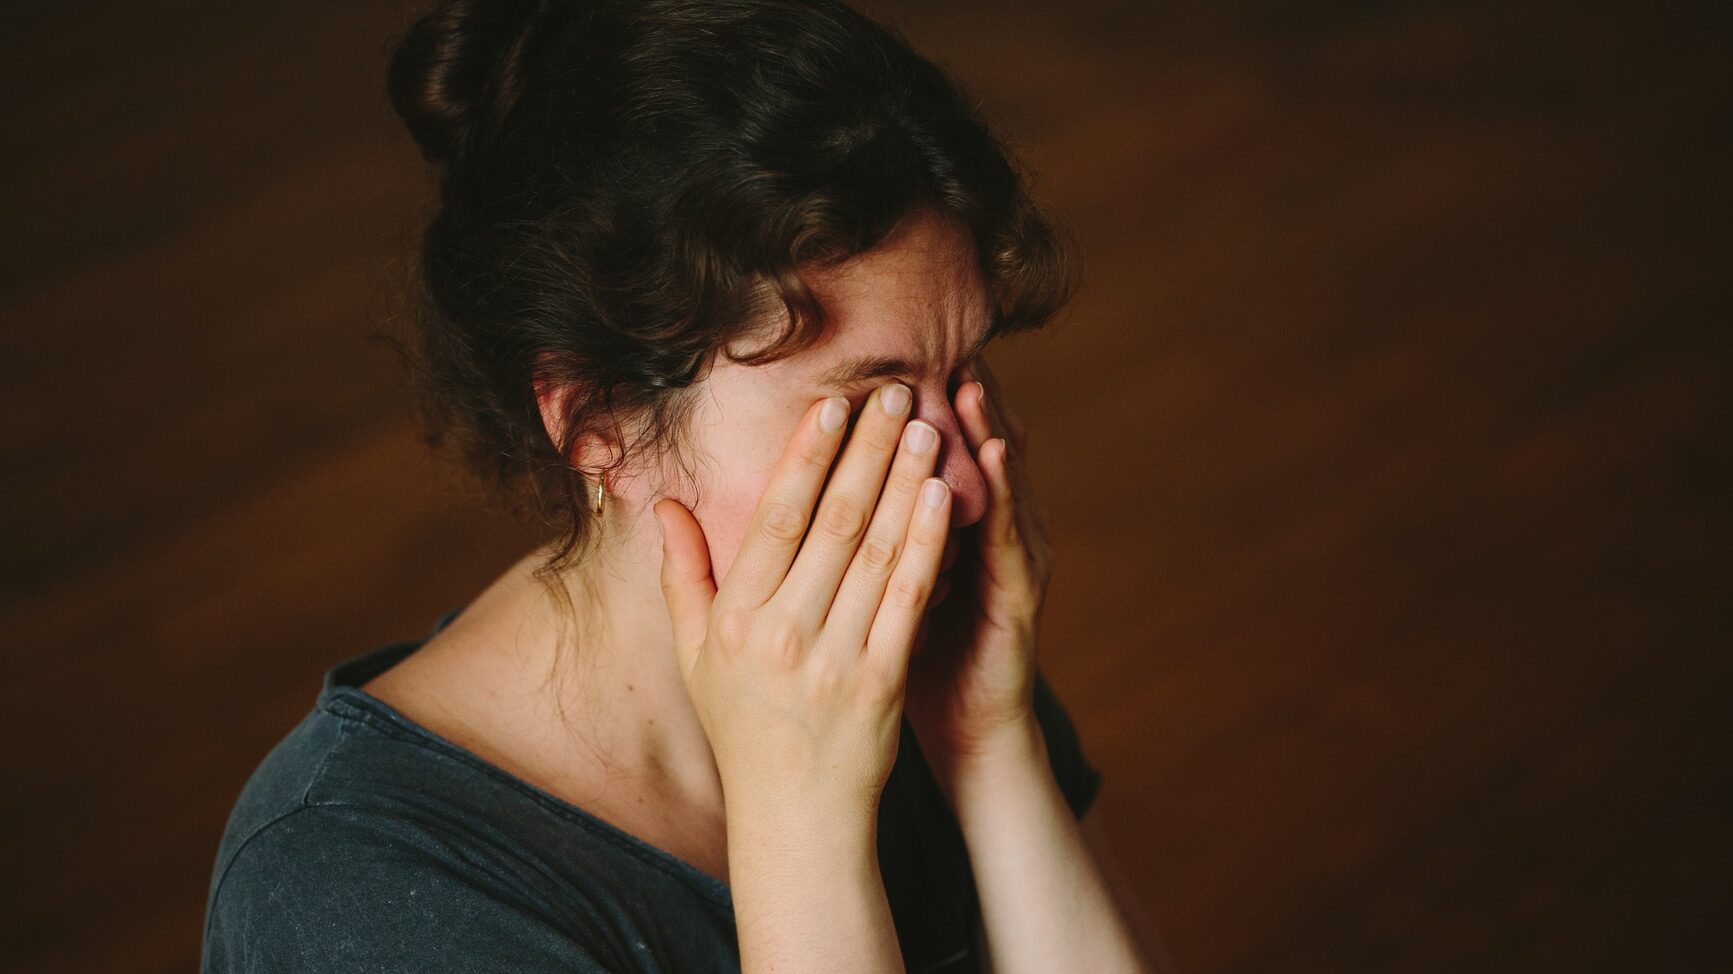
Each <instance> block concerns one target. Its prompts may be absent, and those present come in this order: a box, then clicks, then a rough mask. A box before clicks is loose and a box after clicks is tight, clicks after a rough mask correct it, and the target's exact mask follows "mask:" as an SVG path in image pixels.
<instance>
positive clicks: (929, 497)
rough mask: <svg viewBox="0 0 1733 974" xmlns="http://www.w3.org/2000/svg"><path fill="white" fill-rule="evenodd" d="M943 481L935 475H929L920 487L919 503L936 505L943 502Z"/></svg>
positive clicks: (944, 490)
mask: <svg viewBox="0 0 1733 974" xmlns="http://www.w3.org/2000/svg"><path fill="white" fill-rule="evenodd" d="M945 493H946V489H945V482H944V481H943V480H940V479H938V478H937V477H929V478H928V479H927V483H926V485H925V486H923V487H922V488H921V503H923V504H925V505H927V506H928V507H938V506H939V505H940V504H943V503H944V502H945Z"/></svg>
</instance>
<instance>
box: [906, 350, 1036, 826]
mask: <svg viewBox="0 0 1733 974" xmlns="http://www.w3.org/2000/svg"><path fill="white" fill-rule="evenodd" d="M971 379H972V380H974V381H969V380H971ZM955 405H956V413H957V416H958V418H959V420H960V422H961V425H962V428H963V435H964V437H965V438H966V439H967V440H968V442H969V448H970V450H971V451H972V452H973V453H974V455H975V461H976V463H977V464H978V465H979V466H980V468H981V472H982V475H983V476H984V477H985V478H986V481H987V512H986V514H985V515H984V516H983V517H982V519H981V521H980V522H979V523H977V524H975V525H974V526H973V529H972V530H969V531H962V532H955V531H954V532H953V534H952V536H953V537H954V538H956V539H957V542H958V544H959V549H958V551H957V555H956V559H955V562H954V563H953V565H952V567H951V570H950V571H949V572H948V573H947V574H948V575H950V576H952V579H951V581H950V582H949V588H948V591H947V592H946V595H947V596H948V597H947V598H946V599H945V601H943V602H938V603H936V604H934V605H933V607H932V608H931V609H930V610H929V613H928V619H927V621H926V622H925V623H923V625H922V628H921V632H920V634H919V636H918V637H917V638H918V641H917V644H916V647H915V651H914V658H913V659H912V660H911V662H910V666H909V680H908V685H907V693H906V697H905V700H904V712H905V713H906V714H907V715H908V717H909V721H910V723H911V724H912V725H913V727H914V729H915V735H916V737H917V738H918V739H919V741H920V746H921V751H922V753H923V755H924V756H925V757H926V759H927V763H928V765H929V766H930V767H931V768H932V770H933V773H934V775H935V777H937V778H938V780H939V783H940V785H941V787H943V788H944V789H945V791H946V794H947V796H953V800H954V794H955V791H954V788H955V786H956V784H957V782H958V781H959V780H960V779H962V778H964V777H967V776H968V775H969V774H970V773H972V772H973V771H975V770H976V769H977V768H978V767H980V766H981V762H982V760H983V759H990V758H991V757H992V756H993V755H995V754H996V753H1000V752H1006V753H1017V751H1016V749H1017V748H1018V747H1023V748H1024V749H1025V753H1026V750H1027V748H1026V746H1027V744H1028V742H1029V741H1030V740H1031V735H1034V737H1035V738H1039V736H1040V733H1041V732H1040V728H1039V726H1038V724H1037V723H1036V720H1035V713H1034V693H1035V639H1036V633H1037V632H1038V630H1039V628H1040V621H1041V609H1042V605H1043V602H1044V601H1045V599H1046V595H1047V584H1048V580H1049V579H1050V578H1051V577H1052V572H1053V552H1052V547H1051V545H1049V543H1048V540H1047V517H1046V514H1045V512H1043V511H1042V509H1041V505H1040V502H1039V501H1038V500H1037V499H1036V497H1035V493H1034V491H1033V490H1031V489H1030V485H1029V478H1028V472H1027V469H1026V468H1025V466H1024V462H1023V457H1024V450H1025V447H1026V446H1027V443H1028V438H1027V434H1026V432H1025V430H1024V427H1023V424H1022V422H1021V421H1020V420H1019V419H1018V418H1017V416H1016V414H1015V413H1014V412H1013V411H1012V410H1011V406H1010V403H1008V402H1007V401H1006V400H1005V397H1004V395H1003V391H1002V389H1001V387H1000V386H999V384H998V383H997V381H996V380H995V379H994V377H993V374H992V372H991V370H989V369H988V367H987V363H986V360H985V359H984V358H982V357H980V356H977V357H976V358H975V360H974V361H973V362H972V363H970V365H969V367H968V369H967V370H966V371H965V380H964V382H963V384H962V385H961V387H960V388H959V389H958V391H957V397H956V404H955ZM941 584H944V583H941Z"/></svg>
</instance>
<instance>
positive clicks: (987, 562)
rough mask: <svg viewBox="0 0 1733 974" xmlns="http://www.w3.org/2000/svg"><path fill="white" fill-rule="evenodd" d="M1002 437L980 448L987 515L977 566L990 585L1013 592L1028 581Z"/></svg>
mask: <svg viewBox="0 0 1733 974" xmlns="http://www.w3.org/2000/svg"><path fill="white" fill-rule="evenodd" d="M1009 449H1010V447H1009V445H1008V444H1006V442H1005V440H1004V438H1002V437H994V438H993V439H991V440H989V441H988V442H987V445H986V446H983V447H982V448H981V467H982V469H983V470H984V471H985V472H986V474H987V477H986V480H987V494H988V503H987V514H986V517H985V518H984V521H983V524H982V528H981V564H982V566H983V567H984V568H985V569H986V570H987V572H988V574H989V575H991V576H992V579H993V582H994V584H996V585H1000V586H1003V587H1006V588H1010V589H1013V590H1016V589H1018V588H1019V587H1020V586H1023V585H1026V584H1027V583H1028V582H1029V562H1028V554H1027V552H1026V551H1025V541H1024V538H1023V528H1022V526H1021V525H1020V523H1019V521H1018V516H1017V508H1016V498H1015V496H1014V494H1015V490H1014V488H1013V487H1012V484H1011V477H1010V471H1009V469H1008V468H1007V466H1006V464H1007V451H1008V450H1009Z"/></svg>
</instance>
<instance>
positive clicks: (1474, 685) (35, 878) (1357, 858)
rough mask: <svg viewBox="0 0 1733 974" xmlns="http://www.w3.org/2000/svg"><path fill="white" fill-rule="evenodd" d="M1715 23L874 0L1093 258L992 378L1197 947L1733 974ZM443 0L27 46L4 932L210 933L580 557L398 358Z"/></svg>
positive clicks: (1074, 652) (169, 937)
mask: <svg viewBox="0 0 1733 974" xmlns="http://www.w3.org/2000/svg"><path fill="white" fill-rule="evenodd" d="M1718 6H1719V5H1711V4H1702V5H1700V6H1699V7H1687V6H1679V5H1672V4H1667V3H1648V4H1643V5H1635V4H1632V5H1628V6H1625V7H1615V6H1611V5H1600V4H1580V3H1579V4H1567V3H1550V4H1549V3H1541V2H1529V0H1520V2H1505V3H1483V4H1443V3H1418V2H1416V3H1353V2H1345V0H1331V2H1325V3H1315V4H1293V5H1288V4H1275V3H1270V2H1266V0H1233V2H1227V3H1218V4H1209V5H1202V4H1200V5H1187V9H1171V8H1168V7H1164V6H1162V5H1157V4H1149V3H1142V2H1130V0H1126V2H1118V3H1114V2H1082V3H1068V4H1063V5H1058V4H1051V3H1043V2H1036V0H1020V2H1004V0H1000V2H993V3H986V2H980V3H931V2H929V3H916V2H912V0H911V2H898V3H878V4H874V5H872V6H870V7H869V8H868V9H869V10H870V11H872V12H875V13H877V14H879V15H881V16H882V17H884V18H885V19H888V20H889V21H891V22H892V23H894V24H896V25H898V26H900V27H901V28H902V29H904V30H905V31H906V32H907V33H908V35H909V36H910V37H911V38H912V39H913V40H914V41H915V43H916V44H917V46H918V47H920V48H921V49H922V50H923V51H925V52H927V53H928V54H929V55H931V56H933V57H935V58H936V59H938V60H940V61H941V62H943V63H945V64H947V65H949V66H950V67H951V68H952V69H953V70H954V71H955V72H956V73H957V75H958V76H959V77H960V78H961V79H962V80H963V82H964V83H965V84H966V85H968V86H969V87H970V88H971V89H972V90H973V91H974V92H975V93H976V94H977V95H978V96H979V97H980V98H981V100H982V101H983V102H984V104H985V106H986V108H987V110H988V112H989V115H990V116H991V117H992V118H994V119H995V120H997V121H998V122H999V123H1000V124H1001V125H1002V127H1003V128H1004V130H1005V131H1006V132H1007V133H1008V134H1009V135H1010V136H1011V137H1012V138H1013V139H1014V140H1015V141H1016V142H1017V143H1018V144H1020V145H1021V146H1022V147H1023V150H1024V153H1025V155H1026V158H1027V159H1028V161H1029V162H1030V163H1031V164H1032V165H1033V167H1034V168H1035V169H1037V170H1038V171H1039V172H1040V173H1041V176H1042V179H1041V181H1040V183H1039V184H1038V186H1037V193H1038V195H1039V196H1040V197H1041V198H1042V199H1044V200H1045V201H1047V202H1048V203H1050V204H1051V205H1052V206H1053V207H1054V208H1055V209H1057V210H1059V211H1060V212H1062V213H1064V214H1066V215H1067V216H1068V217H1069V218H1070V219H1071V221H1072V223H1073V224H1074V225H1075V227H1076V229H1077V232H1078V235H1079V237H1080V238H1081V240H1082V242H1083V244H1084V246H1085V249H1086V254H1087V270H1086V283H1085V287H1084V290H1083V293H1082V295H1081V297H1080V299H1079V300H1078V301H1077V303H1076V304H1075V305H1074V308H1073V311H1072V313H1071V314H1070V316H1069V317H1068V318H1066V319H1065V320H1064V321H1063V322H1061V323H1060V324H1059V325H1058V326H1056V327H1054V328H1053V329H1052V330H1051V331H1050V332H1049V333H1047V334H1045V335H1040V336H1034V337H1029V338H1020V339H1016V340H1014V341H1012V342H1010V343H1009V344H1007V345H1006V346H1005V347H1003V348H1002V349H1001V350H1000V351H999V352H998V353H997V355H996V357H995V359H994V361H995V365H996V368H997V370H998V371H999V373H1000V374H1001V376H1002V377H1003V378H1004V380H1005V381H1006V382H1007V384H1008V385H1009V387H1010V388H1011V389H1012V391H1013V392H1014V393H1015V395H1016V397H1017V399H1016V404H1017V407H1018V409H1019V410H1020V411H1021V412H1022V415H1023V416H1024V417H1025V418H1026V420H1027V421H1028V424H1029V426H1030V427H1031V437H1032V443H1031V449H1032V451H1033V453H1032V463H1033V465H1034V468H1035V475H1036V477H1037V481H1038V484H1039V487H1040V490H1041V492H1042V496H1043V498H1044V500H1045V502H1046V504H1047V506H1048V507H1049V508H1050V509H1051V510H1052V512H1053V515H1054V520H1055V528H1056V530H1057V532H1058V538H1057V544H1058V555H1059V558H1060V559H1061V561H1060V572H1059V575H1058V580H1057V582H1056V584H1055V589H1054V591H1053V593H1052V596H1051V600H1050V602H1049V606H1048V610H1047V620H1048V628H1047V631H1046V633H1045V634H1044V643H1043V649H1042V654H1043V657H1042V659H1043V663H1042V666H1043V669H1044V671H1045V672H1046V673H1047V674H1048V676H1049V679H1050V680H1051V682H1052V683H1053V684H1054V686H1055V687H1056V688H1057V689H1058V691H1059V692H1060V695H1061V698H1062V699H1063V700H1064V701H1065V702H1066V704H1067V705H1068V707H1069V708H1070V709H1071V711H1072V713H1073V716H1074V718H1075V720H1076V721H1077V724H1078V726H1079V729H1080V731H1081V733H1082V735H1083V738H1084V743H1085V747H1086V749H1087V750H1088V751H1089V753H1090V754H1091V755H1092V757H1093V758H1094V759H1095V761H1096V762H1097V763H1098V764H1099V765H1100V767H1101V768H1102V770H1103V771H1104V772H1105V775H1106V780H1107V785H1106V788H1105V790H1104V791H1103V792H1102V796H1101V799H1100V806H1099V807H1100V809H1101V814H1102V815H1103V816H1104V817H1105V819H1106V821H1107V824H1108V826H1109V827H1110V828H1111V829H1112V831H1113V832H1114V833H1115V834H1116V835H1117V837H1118V838H1117V842H1118V847H1119V849H1120V851H1121V855H1122V856H1123V859H1124V862H1125V864H1126V868H1127V869H1128V871H1129V872H1130V873H1131V875H1133V876H1134V877H1135V879H1136V881H1137V882H1138V884H1139V886H1140V888H1141V890H1142V891H1143V893H1144V896H1145V899H1146V901H1147V903H1148V905H1149V908H1150V910H1151V912H1152V913H1153V914H1154V916H1155V918H1156V920H1157V922H1158V923H1159V925H1160V927H1161V928H1162V930H1163V931H1164V934H1165V936H1166V938H1167V942H1168V944H1169V946H1170V948H1171V949H1172V951H1173V953H1174V954H1175V955H1176V956H1177V958H1178V960H1179V961H1180V964H1181V966H1182V968H1183V969H1184V970H1186V971H1189V972H1264V971H1268V972H1278V971H1283V972H1285V971H1346V970H1353V971H1380V972H1407V971H1440V972H1443V971H1572V972H1577V971H1584V970H1595V971H1627V970H1632V969H1635V970H1645V971H1709V970H1719V971H1725V970H1730V969H1733V948H1730V947H1729V944H1728V940H1727V936H1726V924H1727V922H1728V917H1729V915H1730V908H1733V902H1730V899H1733V897H1730V894H1729V889H1730V880H1729V875H1730V870H1733V853H1730V847H1733V840H1730V837H1729V823H1730V822H1733V814H1730V813H1733V803H1730V801H1729V795H1730V794H1733V780H1730V779H1733V771H1730V765H1729V761H1728V755H1727V742H1728V741H1729V740H1733V706H1730V703H1733V655H1730V653H1729V646H1730V645H1733V640H1729V638H1728V615H1729V611H1728V605H1729V599H1728V581H1729V579H1728V573H1727V571H1726V566H1725V561H1726V559H1725V551H1726V549H1727V545H1728V542H1729V540H1733V537H1730V535H1733V532H1730V530H1729V528H1730V525H1729V520H1730V517H1729V503H1728V500H1729V495H1730V489H1729V487H1730V484H1729V480H1730V478H1729V469H1730V466H1729V462H1728V461H1729V439H1728V438H1727V432H1726V431H1727V430H1728V429H1729V428H1733V423H1729V418H1730V417H1729V415H1728V413H1729V411H1730V397H1729V396H1728V392H1727V381H1728V379H1729V378H1730V377H1733V368H1730V364H1729V363H1730V355H1729V352H1730V351H1733V348H1730V346H1733V332H1730V331H1729V324H1730V321H1729V318H1730V315H1729V309H1730V306H1733V302H1730V301H1729V281H1728V278H1729V270H1730V266H1733V265H1730V261H1729V257H1730V254H1729V247H1728V220H1727V217H1728V215H1729V212H1730V207H1729V203H1730V199H1729V197H1730V193H1729V189H1728V175H1729V164H1730V163H1733V145H1730V144H1729V132H1730V131H1733V127H1730V126H1729V125H1728V121H1729V118H1728V115H1729V112H1728V105H1729V102H1728V94H1729V90H1730V78H1729V74H1730V67H1729V58H1728V56H1727V52H1728V51H1729V50H1733V44H1730V43H1729V41H1730V39H1733V31H1729V30H1728V28H1727V24H1726V23H1725V18H1724V16H1723V15H1722V14H1720V13H1719V12H1718V10H1717V8H1718ZM1193 7H1195V8H1198V9H1190V8H1193ZM406 9H408V8H406V7H405V6H404V5H403V4H401V3H390V4H383V5H372V4H358V3H339V2H334V0H325V2H306V0H303V2H299V3H293V4H269V5H259V4H233V3H218V2H214V0H152V2H127V3H121V2H92V3H84V4H78V5H68V4H51V3H46V2H34V3H31V2H25V3H19V4H14V5H11V8H10V11H9V13H8V14H7V16H6V18H5V21H6V22H5V24H4V26H0V78H3V79H4V87H3V90H4V93H5V98H4V102H3V107H0V113H3V114H0V123H3V128H4V132H5V144H6V146H7V149H6V151H5V153H4V154H3V156H0V172H3V174H4V176H3V181H0V183H3V189H0V212H3V214H4V220H5V224H4V226H5V232H4V234H3V236H0V308H3V309H4V310H3V315H4V327H3V330H0V379H3V381H4V396H5V398H4V400H3V401H4V407H3V408H0V450H3V451H4V454H3V456H4V471H5V480H4V488H3V490H4V494H3V495H0V499H3V503H0V538H3V548H0V550H3V555H0V557H3V559H4V560H3V562H0V579H3V582H0V584H3V590H0V634H3V636H0V639H3V642H4V646H5V648H6V653H5V664H6V669H7V678H6V680H5V681H4V691H3V692H4V695H5V696H4V704H5V705H4V708H3V713H4V715H5V723H4V725H3V727H0V747H4V749H5V752H4V766H5V768H6V774H7V777H8V779H9V782H8V787H7V789H6V800H5V802H4V808H5V812H4V816H5V819H4V822H0V828H3V832H0V834H3V835H4V844H3V855H4V861H3V863H0V867H3V872H4V877H5V879H4V886H5V889H6V894H5V896H6V898H7V900H8V901H9V902H7V903H6V904H5V906H6V909H5V910H4V913H3V915H0V938H3V939H0V957H3V958H4V959H3V960H0V965H4V966H6V967H7V969H9V970H13V971H18V972H50V971H52V972H57V974H71V972H83V971H111V970H127V971H139V972H169V971H186V970H190V969H193V967H194V966H195V965H196V962H197V957H198V945H199V931H200V922H201V918H202V913H203V908H204V896H205V891H206V884H207V882H208V879H209V870H210V867H211V862H212V858H213V855H214V852H215V848H216V842H217V837H218V835H219V832H220V830H221V828H222V825H223V821H224V818H225V816H226V815H227V813H228V810H229V807H230V804H231V803H232V802H233V800H234V798H235V795H236V793H237V791H238V789H239V788H240V786H241V784H242V782H243V781H244V780H245V778H246V776H247V774H248V773H249V772H250V771H251V770H252V768H253V766H254V765H255V764H256V763H257V761H258V760H259V759H260V758H261V757H262V756H263V755H264V753H265V752H266V750H267V749H268V748H269V747H270V746H271V744H272V743H273V742H275V741H276V739H277V738H278V737H280V736H281V735H282V734H283V733H285V732H286V731H287V730H288V729H289V728H290V726H292V725H293V724H294V722H295V721H296V720H298V719H299V718H300V717H301V715H302V714H304V713H305V712H306V711H307V710H308V708H309V707H310V706H311V705H312V702H313V698H314V696H315V694H316V692H317V690H318V686H319V680H320V676H321V674H322V672H323V671H324V670H325V668H326V667H328V666H330V665H331V664H333V663H335V662H337V661H338V660H340V659H343V658H346V657H349V656H352V655H355V654H357V653H359V652H361V651H363V650H366V649H369V648H372V647H373V646H376V645H378V644H380V643H383V642H387V641H393V640H397V639H403V638H412V637H418V636H421V635H424V634H425V633H426V631H427V630H428V629H429V627H430V626H431V625H432V623H433V620H434V618H435V616H436V615H437V614H439V613H440V612H443V611H444V610H446V609H448V608H451V607H454V606H457V605H459V604H461V603H462V602H463V601H464V600H466V599H467V598H468V597H469V596H470V595H472V594H473V593H474V592H476V591H477V590H478V589H479V588H480V587H481V586H482V585H484V584H485V583H486V582H487V581H488V580H490V579H492V578H493V577H494V575H495V574H497V573H498V572H499V571H501V570H503V569H504V567H505V566H506V565H507V564H509V563H510V562H511V561H512V560H514V559H515V558H516V557H517V556H518V555H519V554H520V553H521V552H522V551H523V550H524V549H525V548H526V547H527V546H528V545H529V544H531V543H532V542H533V541H534V537H533V536H532V535H530V534H528V533H526V532H525V531H523V530H521V529H516V528H513V527H511V526H510V525H506V524H502V523H499V522H498V521H495V520H491V519H489V518H487V517H485V516H483V515H480V514H477V513H476V512H475V510H474V507H475V501H474V498H472V497H471V496H469V495H468V494H467V493H466V492H465V488H464V487H463V485H462V483H461V482H460V481H457V480H455V479H453V478H450V477H448V476H446V475H444V474H443V473H441V472H440V467H439V466H438V465H437V463H436V462H435V461H434V459H433V458H431V457H430V456H429V455H428V454H427V453H426V452H425V451H424V449H423V448H422V447H421V446H420V445H419V443H418V440H417V439H416V436H415V434H414V431H413V429H412V426H411V425H410V418H409V412H408V407H407V398H406V394H405V393H404V391H403V386H402V383H401V380H400V378H399V375H398V373H397V372H396V370H395V365H394V363H393V360H392V359H391V357H390V356H389V355H388V354H387V353H386V352H385V351H384V350H383V349H381V348H379V347H378V346H377V345H375V344H370V343H369V342H368V340H367V338H366V336H367V334H368V333H369V332H371V331H375V330H377V329H379V328H380V327H381V326H382V325H383V323H384V322H385V320H386V316H387V315H389V314H390V313H392V311H393V309H394V308H395V307H397V303H398V299H397V298H396V297H395V293H396V292H395V287H396V282H397V281H398V280H399V278H400V276H401V273H402V265H403V263H404V261H405V259H406V258H407V255H408V254H409V249H410V245H411V243H412V242H413V240H414V237H415V234H416V233H417V231H418V220H419V216H420V214H421V213H422V212H423V211H422V207H423V205H424V203H425V201H426V197H427V195H428V194H427V186H426V183H425V182H424V180H423V178H422V171H421V169H420V167H419V165H418V160H417V158H416V157H415V155H414V153H413V151H412V149H411V147H410V145H409V143H408V140H407V139H406V138H405V137H404V136H403V135H402V134H401V132H400V130H399V128H398V127H397V125H396V123H395V121H394V120H393V119H392V117H391V116H390V114H389V112H388V110H387V109H386V107H385V102H384V97H383V93H382V83H381V76H382V71H383V64H384V56H385V51H386V49H387V45H388V41H389V39H390V37H391V35H392V32H393V31H394V30H395V29H396V28H397V27H398V26H399V25H400V24H401V23H403V21H404V14H405V10H406Z"/></svg>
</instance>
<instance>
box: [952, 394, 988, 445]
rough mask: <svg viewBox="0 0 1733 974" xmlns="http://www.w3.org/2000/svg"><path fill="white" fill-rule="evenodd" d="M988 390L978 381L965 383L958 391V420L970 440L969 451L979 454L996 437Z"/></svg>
mask: <svg viewBox="0 0 1733 974" xmlns="http://www.w3.org/2000/svg"><path fill="white" fill-rule="evenodd" d="M986 396H987V393H986V390H985V389H984V388H982V386H981V383H980V382H979V381H978V380H977V381H973V382H965V383H963V387H962V388H961V389H959V390H957V420H958V423H959V425H961V426H962V427H963V435H964V436H966V437H967V438H968V440H969V451H970V452H971V453H978V452H980V449H981V447H982V446H984V445H986V443H987V441H988V440H990V439H992V438H993V436H994V430H993V419H992V416H991V415H990V414H989V413H988V412H987V404H986Z"/></svg>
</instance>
